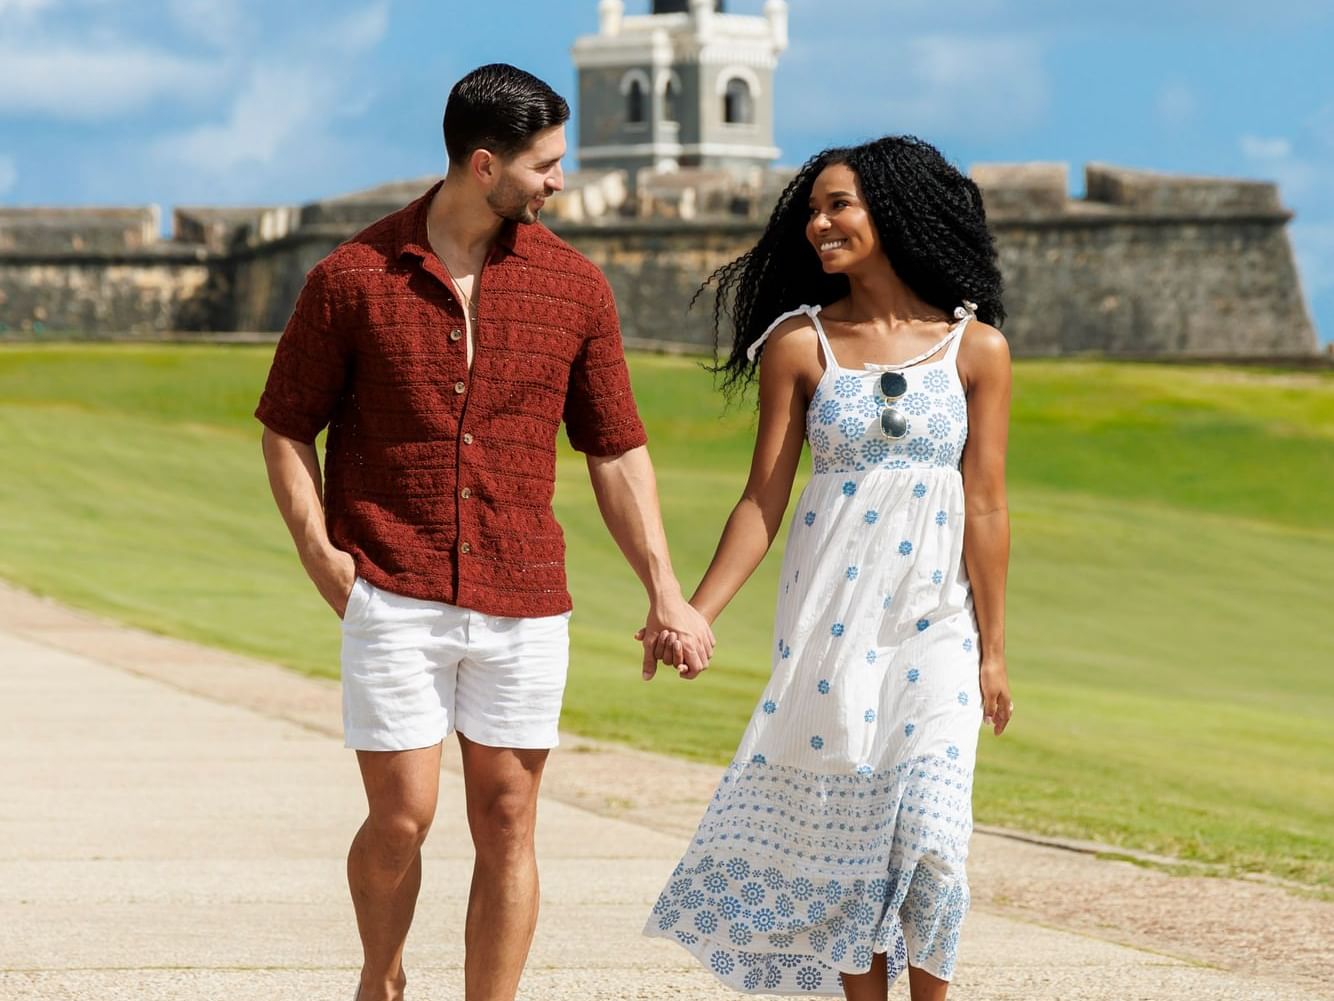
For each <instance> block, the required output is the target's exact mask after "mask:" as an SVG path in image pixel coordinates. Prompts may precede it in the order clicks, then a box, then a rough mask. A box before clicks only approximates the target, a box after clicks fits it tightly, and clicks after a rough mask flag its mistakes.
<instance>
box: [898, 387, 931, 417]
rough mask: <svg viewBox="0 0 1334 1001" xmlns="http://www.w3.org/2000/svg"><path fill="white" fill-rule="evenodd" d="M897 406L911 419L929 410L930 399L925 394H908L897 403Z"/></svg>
mask: <svg viewBox="0 0 1334 1001" xmlns="http://www.w3.org/2000/svg"><path fill="white" fill-rule="evenodd" d="M899 406H900V407H901V408H902V410H903V412H904V413H905V414H911V415H912V416H913V417H921V416H922V415H923V414H924V413H926V412H927V411H928V410H930V409H931V397H929V396H927V395H926V394H925V393H909V394H908V395H907V396H905V397H904V398H903V399H902V400H900V401H899Z"/></svg>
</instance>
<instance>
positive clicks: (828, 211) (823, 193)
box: [806, 163, 881, 274]
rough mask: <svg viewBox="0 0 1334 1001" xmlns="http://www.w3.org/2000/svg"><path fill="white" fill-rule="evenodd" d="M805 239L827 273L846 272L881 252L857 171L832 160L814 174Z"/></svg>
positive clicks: (853, 269) (876, 256)
mask: <svg viewBox="0 0 1334 1001" xmlns="http://www.w3.org/2000/svg"><path fill="white" fill-rule="evenodd" d="M810 209H811V215H810V219H809V220H808V221H807V223H806V239H807V240H809V241H810V244H811V246H812V247H814V248H815V252H816V253H817V254H818V255H819V256H820V263H821V264H822V265H823V266H824V269H825V272H826V273H828V274H840V273H847V272H849V271H855V270H857V268H858V266H859V265H861V264H864V263H866V262H867V261H869V260H871V259H873V258H878V257H880V256H881V251H880V236H879V234H877V233H876V231H875V225H874V224H873V223H872V222H871V213H870V211H869V210H868V209H867V207H866V202H865V201H864V200H863V199H862V194H861V183H860V182H859V181H858V180H857V174H856V172H855V171H854V170H853V169H852V168H851V167H849V166H848V165H847V164H845V163H833V164H830V165H829V166H828V167H826V168H825V169H824V170H822V171H820V173H819V174H818V175H817V176H816V178H815V185H814V187H813V188H812V189H811V204H810Z"/></svg>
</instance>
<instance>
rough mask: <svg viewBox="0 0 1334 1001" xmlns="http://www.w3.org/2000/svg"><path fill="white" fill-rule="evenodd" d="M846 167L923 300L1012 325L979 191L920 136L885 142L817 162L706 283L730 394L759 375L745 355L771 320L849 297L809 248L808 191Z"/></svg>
mask: <svg viewBox="0 0 1334 1001" xmlns="http://www.w3.org/2000/svg"><path fill="white" fill-rule="evenodd" d="M839 163H841V164H846V165H847V166H848V167H850V168H851V169H852V170H853V172H855V173H856V175H857V177H858V179H859V180H860V182H861V188H862V193H863V195H864V196H865V198H866V202H867V208H868V210H869V212H870V215H871V220H872V222H873V223H874V224H875V228H876V232H877V233H878V234H879V236H880V244H881V246H882V247H883V249H884V252H885V255H886V256H887V257H888V258H889V260H890V262H891V263H892V265H893V268H894V271H895V272H896V273H897V274H898V276H899V277H900V278H902V279H903V281H904V282H905V283H907V285H908V287H909V288H911V289H912V290H913V291H914V292H915V293H916V294H917V295H918V296H920V297H921V298H922V299H923V300H925V301H926V302H929V303H930V304H931V305H933V306H936V307H938V308H939V309H941V310H942V311H943V312H944V313H945V314H946V315H951V314H953V312H954V309H955V307H957V306H958V305H960V304H961V303H962V302H964V301H965V300H967V301H969V302H973V303H976V304H977V315H978V318H979V319H981V320H982V321H983V322H985V323H990V324H992V325H994V326H997V327H999V326H1000V325H1001V323H1002V322H1004V320H1005V307H1004V306H1003V305H1002V304H1001V274H1000V269H999V267H997V264H996V248H995V246H994V245H993V243H992V239H991V234H990V232H988V230H987V220H986V213H985V211H984V210H983V208H982V193H981V192H980V191H979V190H978V187H977V185H976V184H975V183H973V181H971V180H970V179H969V178H967V177H965V176H964V175H963V174H961V173H960V172H959V171H958V170H956V169H955V168H954V167H953V166H951V165H950V164H949V162H948V161H946V160H945V158H944V157H943V156H941V154H940V151H939V150H937V149H936V148H935V147H934V146H932V145H930V144H929V143H926V142H923V141H922V140H921V139H918V138H916V137H915V136H885V137H884V138H882V139H877V140H875V141H874V142H869V143H865V144H863V145H860V146H839V147H833V148H830V149H827V150H824V151H823V152H821V153H817V154H816V155H815V156H813V157H811V158H810V159H809V160H807V161H806V163H805V164H804V165H803V166H802V168H801V170H800V171H798V173H797V176H796V177H794V178H793V179H792V181H791V182H790V183H789V184H788V186H787V187H786V188H785V189H784V190H783V193H782V195H780V196H779V198H778V203H777V204H776V205H775V206H774V210H773V213H772V214H771V215H770V217H769V223H768V225H767V226H766V227H765V230H764V233H763V234H762V235H761V236H760V239H759V242H758V243H756V244H755V246H754V247H752V248H751V249H750V250H749V251H747V252H746V253H745V254H743V255H742V256H741V257H739V258H737V259H736V260H735V261H732V262H731V263H730V264H725V265H723V267H721V268H719V269H718V270H717V271H715V272H714V273H713V275H712V276H711V277H710V278H709V279H708V281H706V282H705V283H704V286H703V287H701V289H700V292H699V293H696V299H698V297H699V294H700V293H702V292H703V291H704V290H705V289H706V288H708V286H709V285H716V286H717V296H716V298H715V300H714V304H713V336H714V342H713V343H714V350H715V357H718V356H720V355H721V350H720V347H721V343H722V340H723V335H722V330H723V328H724V326H730V327H731V329H732V338H731V339H732V349H731V355H730V356H729V357H728V358H727V360H726V361H724V362H722V363H721V364H719V365H716V366H715V367H714V368H713V372H714V373H715V374H718V373H721V374H722V376H723V389H724V391H725V392H727V393H728V394H729V395H731V394H732V393H733V392H734V391H735V390H737V389H744V387H745V386H746V385H747V384H749V383H750V382H752V381H753V380H754V378H755V373H756V370H757V367H758V356H757V358H756V361H753V362H752V361H751V360H750V359H748V358H747V357H746V352H747V349H748V348H749V347H750V346H751V345H752V344H754V343H755V341H757V340H758V339H759V337H760V335H761V334H763V333H764V331H765V329H767V328H768V326H769V325H770V324H771V323H772V322H773V319H774V317H776V316H779V315H780V314H782V313H786V312H788V311H789V310H792V309H796V308H797V307H798V306H802V305H812V306H814V305H821V306H827V305H828V304H829V303H831V302H834V301H836V300H838V299H841V298H843V297H844V296H846V295H847V294H848V288H849V287H848V279H847V277H846V276H845V275H837V274H835V275H830V274H826V273H825V271H824V269H823V267H821V265H820V259H819V256H818V255H817V254H816V252H815V249H814V248H813V247H812V246H811V245H810V243H808V242H807V240H806V223H807V221H808V219H809V218H810V209H809V203H810V197H811V190H812V188H813V187H814V186H815V179H816V177H818V176H819V174H820V172H821V171H822V170H824V169H825V168H826V167H828V166H830V165H832V164H839Z"/></svg>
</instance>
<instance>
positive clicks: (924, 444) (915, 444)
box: [908, 438, 936, 462]
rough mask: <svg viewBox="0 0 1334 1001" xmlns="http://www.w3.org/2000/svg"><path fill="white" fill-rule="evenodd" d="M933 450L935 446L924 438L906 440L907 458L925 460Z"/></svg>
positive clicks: (917, 460)
mask: <svg viewBox="0 0 1334 1001" xmlns="http://www.w3.org/2000/svg"><path fill="white" fill-rule="evenodd" d="M935 450H936V446H935V445H934V444H933V443H932V442H931V441H930V440H929V439H926V438H914V439H913V440H912V441H910V442H908V458H910V459H913V460H914V461H916V462H926V461H927V460H928V459H930V458H931V453H932V452H934V451H935Z"/></svg>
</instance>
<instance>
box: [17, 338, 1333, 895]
mask: <svg viewBox="0 0 1334 1001" xmlns="http://www.w3.org/2000/svg"><path fill="white" fill-rule="evenodd" d="M266 364H267V352H266V351H265V350H264V349H249V348H246V349H240V348H221V349H220V348H205V347H193V348H163V347H151V348H148V347H145V348H132V347H78V348H67V347H50V348H40V349H33V348H18V347H14V348H6V349H4V350H0V461H3V467H2V468H3V472H0V574H3V575H5V576H8V577H10V578H12V579H14V580H17V581H20V582H22V583H24V584H26V585H27V586H30V587H32V588H34V589H37V590H39V591H42V592H45V593H50V594H53V595H55V596H58V597H60V598H62V599H64V600H67V601H70V602H73V603H75V604H79V605H83V606H86V607H89V608H92V609H95V610H97V611H100V612H104V613H107V614H111V615H114V616H117V617H120V618H122V619H124V620H126V621H128V622H132V623H134V624H137V625H141V626H145V627H148V628H151V629H156V630H160V631H163V632H169V633H174V634H177V635H182V636H186V637H189V638H192V639H196V640H200V641H203V642H207V643H214V644H219V645H223V646H229V647H232V648H235V649H240V650H243V651H245V652H249V653H254V654H257V655H260V656H264V657H269V658H273V659H276V660H279V661H282V662H284V663H288V664H291V665H292V666H294V667H298V668H301V669H303V670H309V671H316V672H324V673H329V672H331V671H333V670H336V668H335V667H334V665H335V664H336V631H335V630H334V629H333V628H332V627H331V620H330V617H329V615H328V613H327V611H326V610H324V609H323V608H322V607H321V605H320V603H319V601H318V599H317V598H316V597H315V596H314V595H313V593H312V592H311V590H310V589H309V588H308V587H306V586H305V584H304V580H303V578H302V577H301V574H300V570H299V567H298V566H297V564H296V561H295V560H294V558H293V557H292V554H291V550H290V543H289V542H288V540H287V538H286V536H285V533H284V532H283V529H282V527H281V524H280V523H279V520H278V518H277V516H276V514H275V513H274V512H273V510H272V505H271V502H270V500H269V498H268V494H267V488H266V486H265V484H264V479H263V473H262V468H261V465H260V460H259V454H258V445H257V426H256V425H255V424H254V423H253V420H252V419H251V418H250V416H249V413H250V410H251V408H252V407H253V402H254V398H255V395H256V392H257V387H258V385H259V383H260V382H261V381H262V378H263V373H264V370H265V368H266ZM634 370H635V376H636V389H637V392H638V394H639V397H640V400H641V406H642V408H643V410H644V414H645V418H646V420H647V422H648V424H649V427H650V430H651V433H652V435H653V443H652V446H651V447H652V450H653V454H654V458H655V461H656V464H657V466H658V470H659V477H660V485H661V490H662V496H663V504H664V511H665V516H666V518H667V522H668V530H669V533H670V535H671V538H672V542H673V553H674V558H675V560H676V563H677V568H678V571H679V573H680V574H681V577H682V579H683V580H684V581H686V582H687V585H689V583H691V582H693V581H694V580H695V579H697V577H698V575H699V574H700V573H701V572H702V570H703V568H704V566H705V565H706V564H707V561H708V559H709V556H710V555H711V553H712V549H713V545H714V543H715V542H716V538H717V532H718V530H719V529H720V527H721V525H722V522H723V520H724V518H725V517H726V514H727V511H728V509H729V508H730V506H731V504H732V503H733V502H734V500H735V497H736V493H737V491H738V489H739V487H740V485H741V482H742V480H743V479H744V476H745V472H746V466H747V462H748V458H749V446H750V434H751V426H752V425H751V413H750V411H749V410H748V409H747V408H745V407H742V408H738V409H734V410H732V411H729V412H727V413H726V414H725V415H724V414H722V412H721V408H720V403H719V401H718V399H717V397H716V396H715V395H714V393H713V391H712V388H711V385H710V381H709V379H708V377H707V376H706V375H704V374H702V373H700V372H699V371H698V369H697V368H695V367H694V366H693V365H692V363H690V362H687V361H683V360H680V359H667V358H651V357H640V358H636V359H635V360H634ZM1016 389H1017V391H1016V403H1015V424H1014V434H1013V445H1012V476H1011V479H1012V491H1013V493H1012V504H1011V507H1012V512H1013V517H1014V526H1015V551H1014V566H1013V570H1012V575H1011V599H1010V602H1011V609H1010V661H1011V672H1012V675H1013V680H1014V683H1015V688H1016V701H1017V702H1018V703H1019V706H1020V710H1019V716H1018V722H1017V724H1016V726H1015V728H1014V730H1013V731H1012V732H1011V734H1009V735H1007V736H1006V738H1005V739H1004V740H1002V741H990V740H988V741H984V743H983V747H982V752H981V761H980V766H979V782H978V785H977V814H978V818H979V820H982V821H988V822H991V823H1001V824H1007V825H1013V826H1019V827H1025V828H1028V829H1032V830H1038V831H1045V832H1050V833H1061V834H1067V835H1074V836H1085V837H1093V838H1097V839H1100V840H1104V841H1109V842H1113V843H1118V844H1125V845H1128V846H1134V847H1139V848H1145V849H1150V850H1156V851H1161V852H1164V853H1169V854H1175V855H1179V856H1182V857H1190V858H1200V859H1206V860H1211V861H1218V862H1223V863H1226V864H1228V865H1231V866H1236V867H1239V868H1247V869H1251V868H1253V869H1258V870H1264V871H1269V872H1274V873H1278V874H1281V875H1286V876H1290V877H1293V878H1298V879H1303V880H1307V881H1310V882H1315V883H1320V884H1323V885H1325V886H1329V885H1330V884H1331V883H1332V882H1334V864H1331V862H1330V858H1331V856H1332V855H1334V835H1331V831H1334V778H1332V777H1331V776H1334V734H1332V733H1331V728H1330V727H1329V726H1328V724H1327V722H1326V721H1327V720H1328V719H1329V718H1330V716H1331V715H1332V714H1334V679H1332V678H1331V675H1330V671H1329V667H1330V665H1331V664H1334V637H1332V636H1331V633H1330V630H1329V629H1328V627H1327V619H1328V615H1327V609H1328V605H1329V599H1328V596H1329V595H1330V594H1331V592H1334V528H1331V526H1330V525H1329V522H1328V509H1329V501H1328V499H1329V498H1330V497H1331V496H1334V379H1331V378H1330V377H1329V376H1328V375H1300V374H1290V373H1263V372H1247V371H1235V370H1222V369H1182V368H1176V367H1169V366H1120V365H1111V364H1103V363H1092V362H1089V363H1085V362H1063V363H1056V362H1029V363H1024V364H1022V365H1020V366H1019V368H1018V371H1017V381H1016ZM557 504H558V510H559V514H560V516H561V519H562V521H563V523H564V524H565V527H566V531H567V535H568V538H569V543H570V551H571V578H572V586H573V589H574V592H575V597H576V603H577V605H578V608H577V613H576V616H575V619H574V622H573V632H574V644H575V650H574V664H575V669H574V671H573V674H572V678H571V684H570V690H569V695H568V698H567V710H566V717H565V721H566V725H567V726H570V727H572V728H574V729H576V730H583V731H586V732H590V733H595V734H599V735H602V736H608V737H612V738H614V739H619V740H624V741H627V742H630V743H634V744H638V745H641V746H647V747H653V748H656V749H659V750H666V751H670V752H673V753H678V754H685V755H689V756H692V757H698V758H704V759H708V760H715V761H721V760H724V759H725V758H726V756H727V754H728V753H729V752H730V750H731V748H732V747H733V746H734V743H735V741H736V739H737V737H738V736H739V734H740V731H741V729H742V727H743V725H744V722H745V719H746V717H747V715H748V713H749V711H750V709H751V706H752V704H753V700H754V698H755V695H756V694H757V693H758V691H759V689H760V687H761V685H762V683H763V677H764V675H765V674H766V673H767V671H768V654H767V651H768V648H769V645H770V628H771V615H772V599H773V590H774V585H773V578H774V576H775V574H776V570H777V567H776V563H777V557H778V556H779V553H778V552H777V551H775V553H773V554H771V556H770V559H769V561H768V562H767V563H766V564H765V566H764V567H762V568H761V570H760V571H759V572H758V573H757V575H756V578H755V579H754V580H753V581H752V582H751V583H750V584H749V585H748V586H747V588H746V589H745V590H744V591H743V592H742V594H741V595H740V596H739V597H738V599H737V601H736V602H735V603H734V604H733V606H732V607H731V608H730V609H729V610H728V612H727V613H726V615H725V616H724V617H723V619H722V620H721V621H720V623H719V630H718V631H719V634H720V639H721V641H722V646H721V647H720V652H719V657H718V660H717V662H716V664H715V668H714V670H712V671H710V673H709V674H708V675H707V676H706V677H705V679H704V680H703V681H701V682H697V683H695V684H693V685H686V684H683V683H680V682H676V681H674V680H673V679H670V678H666V677H664V678H662V679H660V680H659V681H658V682H657V683H655V684H654V685H652V686H647V685H644V684H643V683H642V682H640V681H639V680H638V666H637V657H636V655H635V650H634V648H633V647H632V646H631V645H630V643H629V634H630V633H631V632H632V631H633V629H634V628H635V626H636V625H637V624H638V621H641V620H642V614H643V608H642V601H641V600H640V599H639V598H638V597H637V588H638V585H637V583H636V582H635V581H634V580H633V577H632V575H631V574H630V572H629V570H628V569H627V568H626V567H625V565H624V563H623V561H622V560H621V559H620V557H619V555H618V554H617V553H616V552H615V547H614V546H613V545H612V544H611V543H610V540H609V539H608V537H607V535H606V532H605V529H603V528H602V526H601V523H600V521H599V519H598V515H597V512H596V509H595V506H594V505H593V503H592V500H591V495H590V492H589V490H588V487H587V477H586V475H585V474H584V471H583V463H582V461H581V460H580V459H579V458H578V457H576V456H573V455H570V454H567V455H566V456H565V457H564V458H563V460H562V464H561V471H560V484H559V490H558V501H557ZM627 596H631V597H629V598H627Z"/></svg>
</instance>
